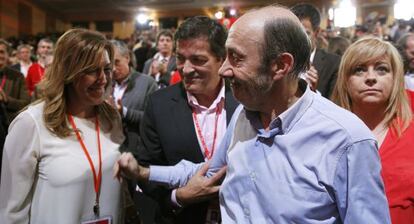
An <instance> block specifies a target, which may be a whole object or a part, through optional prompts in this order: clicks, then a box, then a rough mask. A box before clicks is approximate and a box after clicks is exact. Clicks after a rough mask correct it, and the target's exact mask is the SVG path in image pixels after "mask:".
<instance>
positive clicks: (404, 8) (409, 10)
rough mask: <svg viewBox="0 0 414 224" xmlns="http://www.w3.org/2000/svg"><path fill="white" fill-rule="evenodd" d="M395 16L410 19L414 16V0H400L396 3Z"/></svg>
mask: <svg viewBox="0 0 414 224" xmlns="http://www.w3.org/2000/svg"><path fill="white" fill-rule="evenodd" d="M394 17H395V18H396V19H404V20H410V19H411V18H414V8H413V7H412V0H398V1H397V3H395V5H394Z"/></svg>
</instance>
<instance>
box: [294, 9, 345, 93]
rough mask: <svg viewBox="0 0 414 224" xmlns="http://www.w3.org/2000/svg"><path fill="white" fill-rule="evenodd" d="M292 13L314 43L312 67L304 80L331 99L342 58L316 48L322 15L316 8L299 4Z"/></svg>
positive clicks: (311, 59)
mask: <svg viewBox="0 0 414 224" xmlns="http://www.w3.org/2000/svg"><path fill="white" fill-rule="evenodd" d="M292 11H293V13H294V14H295V15H296V16H297V17H298V18H299V19H300V21H301V23H302V25H303V27H304V28H305V30H306V33H307V34H308V36H309V38H310V39H311V42H312V54H311V58H310V63H311V65H310V67H309V70H308V71H307V73H306V74H304V78H305V79H306V80H307V81H308V83H309V85H310V86H311V88H312V89H313V90H318V92H320V93H321V94H322V96H324V97H326V98H329V97H330V96H331V94H332V90H333V88H334V86H335V82H336V78H337V73H338V68H339V64H340V62H341V57H339V56H338V55H335V54H330V53H328V52H326V51H325V50H323V49H317V48H316V40H317V37H318V33H319V30H320V27H319V26H320V23H321V15H320V13H319V10H318V9H317V8H316V7H315V6H313V5H311V4H306V3H302V4H297V5H295V6H293V7H292Z"/></svg>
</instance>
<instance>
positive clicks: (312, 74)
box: [306, 65, 319, 91]
mask: <svg viewBox="0 0 414 224" xmlns="http://www.w3.org/2000/svg"><path fill="white" fill-rule="evenodd" d="M306 81H307V82H308V83H309V86H310V88H311V90H313V91H316V88H317V86H318V81H319V75H318V71H317V70H316V68H315V67H314V66H313V65H311V66H310V68H309V70H308V71H307V72H306Z"/></svg>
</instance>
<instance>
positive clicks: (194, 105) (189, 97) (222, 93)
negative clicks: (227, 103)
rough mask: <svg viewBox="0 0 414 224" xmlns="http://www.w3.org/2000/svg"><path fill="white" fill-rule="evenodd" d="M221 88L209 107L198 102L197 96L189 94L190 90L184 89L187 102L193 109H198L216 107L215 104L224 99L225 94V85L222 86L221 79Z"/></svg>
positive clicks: (213, 108) (212, 108)
mask: <svg viewBox="0 0 414 224" xmlns="http://www.w3.org/2000/svg"><path fill="white" fill-rule="evenodd" d="M221 83H222V84H221V89H220V92H219V94H218V95H217V97H216V99H215V100H214V101H213V103H212V104H211V105H210V107H209V108H207V107H205V106H202V105H200V104H199V103H198V101H197V98H196V97H195V96H194V95H193V94H191V93H190V92H188V91H186V93H187V100H188V104H189V105H190V106H191V107H192V108H194V109H198V110H215V109H216V108H217V106H218V105H219V104H220V103H221V101H222V100H223V99H224V96H225V86H224V82H223V81H221Z"/></svg>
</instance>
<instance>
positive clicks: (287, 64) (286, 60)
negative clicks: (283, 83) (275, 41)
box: [271, 53, 294, 80]
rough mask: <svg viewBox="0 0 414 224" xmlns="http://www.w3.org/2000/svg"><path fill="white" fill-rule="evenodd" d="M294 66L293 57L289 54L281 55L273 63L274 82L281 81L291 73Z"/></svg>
mask: <svg viewBox="0 0 414 224" xmlns="http://www.w3.org/2000/svg"><path fill="white" fill-rule="evenodd" d="M293 64H294V59H293V56H292V55H291V54H289V53H282V54H280V55H279V56H278V57H277V59H275V60H274V61H273V62H272V65H271V66H272V76H273V80H279V79H282V78H283V77H285V76H286V75H287V74H289V73H290V71H291V70H292V67H293Z"/></svg>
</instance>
